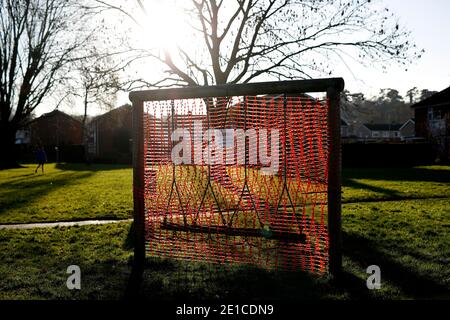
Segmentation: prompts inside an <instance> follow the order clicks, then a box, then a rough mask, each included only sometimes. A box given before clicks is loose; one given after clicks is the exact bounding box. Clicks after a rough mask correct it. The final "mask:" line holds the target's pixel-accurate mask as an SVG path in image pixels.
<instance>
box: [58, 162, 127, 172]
mask: <svg viewBox="0 0 450 320" xmlns="http://www.w3.org/2000/svg"><path fill="white" fill-rule="evenodd" d="M55 168H56V169H59V170H66V171H109V170H120V169H131V168H132V166H131V165H126V164H100V163H90V164H86V163H57V164H56V165H55Z"/></svg>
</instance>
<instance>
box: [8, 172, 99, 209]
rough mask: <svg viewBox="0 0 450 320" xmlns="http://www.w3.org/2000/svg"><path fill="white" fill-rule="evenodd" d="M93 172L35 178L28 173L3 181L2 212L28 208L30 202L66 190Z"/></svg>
mask: <svg viewBox="0 0 450 320" xmlns="http://www.w3.org/2000/svg"><path fill="white" fill-rule="evenodd" d="M91 175H92V173H89V172H85V173H64V175H61V176H58V175H55V174H52V175H47V176H45V177H44V178H42V176H40V177H39V178H40V179H38V180H34V179H33V178H30V177H29V176H28V175H26V176H25V177H23V178H20V179H16V180H13V181H9V182H5V183H2V185H1V190H2V192H1V198H0V204H1V206H0V214H1V213H3V212H6V211H9V210H13V209H20V208H26V207H27V206H28V205H29V204H30V203H32V202H34V201H36V200H37V199H39V198H41V197H43V196H45V195H47V194H48V193H50V192H54V191H57V190H60V191H61V192H64V187H65V186H67V185H71V184H74V183H76V182H77V180H80V179H84V178H87V177H89V176H91Z"/></svg>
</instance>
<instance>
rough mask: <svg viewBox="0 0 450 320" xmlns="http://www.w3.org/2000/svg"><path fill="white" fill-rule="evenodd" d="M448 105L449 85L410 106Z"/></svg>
mask: <svg viewBox="0 0 450 320" xmlns="http://www.w3.org/2000/svg"><path fill="white" fill-rule="evenodd" d="M438 105H440V106H447V107H449V106H450V87H448V88H447V89H444V90H442V91H440V92H438V93H435V94H433V95H432V96H430V97H428V98H426V99H424V100H422V101H420V102H418V103H416V104H413V105H412V106H411V108H420V107H431V106H438Z"/></svg>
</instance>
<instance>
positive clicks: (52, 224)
mask: <svg viewBox="0 0 450 320" xmlns="http://www.w3.org/2000/svg"><path fill="white" fill-rule="evenodd" d="M130 221H133V219H123V220H84V221H67V222H42V223H21V224H0V230H2V229H33V228H53V227H73V226H87V225H98V224H107V223H120V222H130Z"/></svg>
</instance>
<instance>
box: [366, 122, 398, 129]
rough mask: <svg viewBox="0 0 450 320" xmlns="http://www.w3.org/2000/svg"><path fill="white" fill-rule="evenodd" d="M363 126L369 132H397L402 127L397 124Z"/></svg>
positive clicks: (367, 124) (369, 124) (368, 124)
mask: <svg viewBox="0 0 450 320" xmlns="http://www.w3.org/2000/svg"><path fill="white" fill-rule="evenodd" d="M364 126H365V127H367V129H369V130H371V131H398V130H400V128H401V127H402V126H403V124H399V123H391V124H389V123H364Z"/></svg>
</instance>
